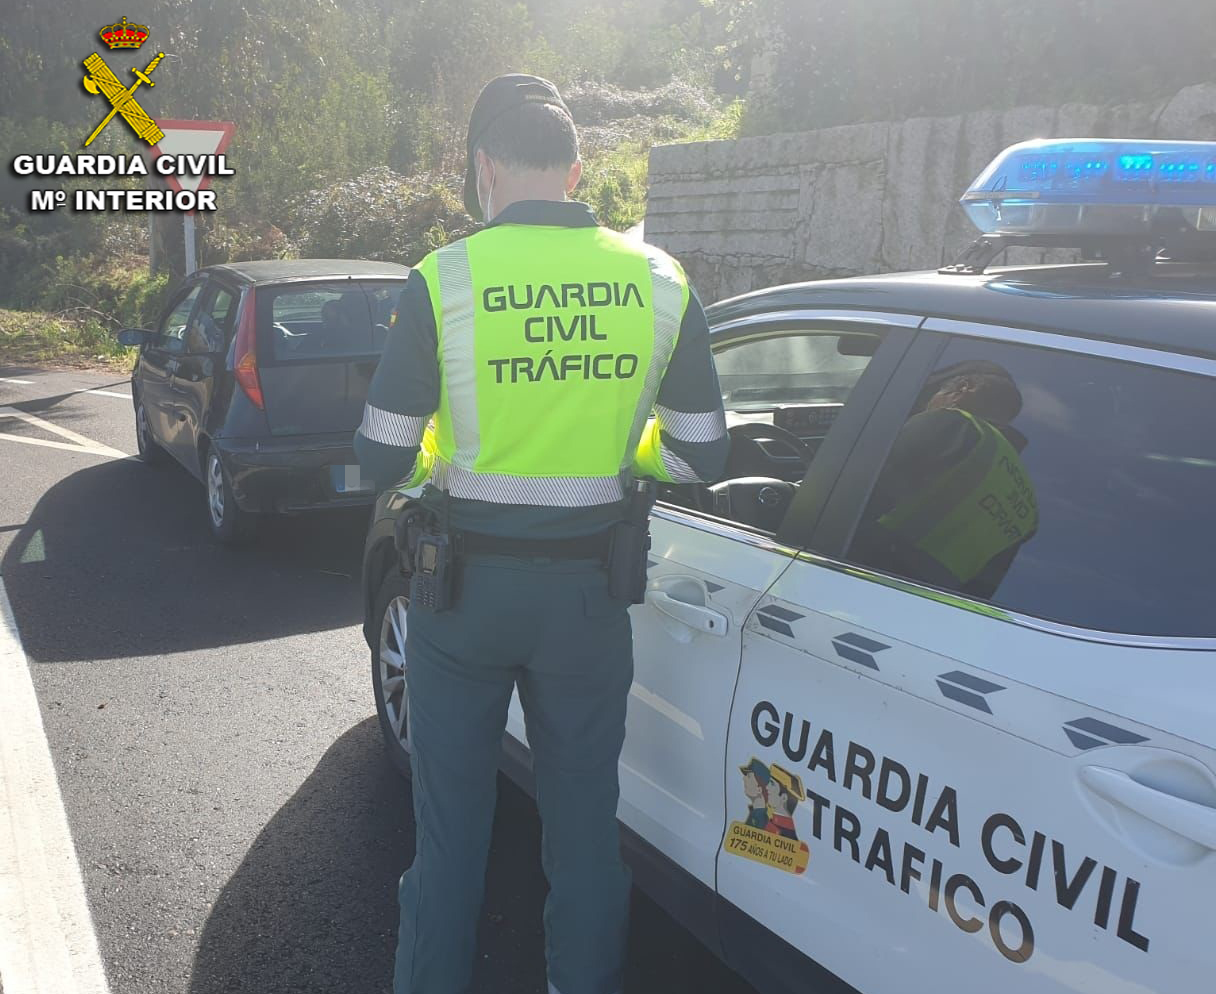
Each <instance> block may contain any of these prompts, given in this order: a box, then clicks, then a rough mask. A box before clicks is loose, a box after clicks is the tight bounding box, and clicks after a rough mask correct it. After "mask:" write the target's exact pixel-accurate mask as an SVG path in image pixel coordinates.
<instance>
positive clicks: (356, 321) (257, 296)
mask: <svg viewBox="0 0 1216 994" xmlns="http://www.w3.org/2000/svg"><path fill="white" fill-rule="evenodd" d="M408 274H409V270H408V269H407V268H406V267H404V266H398V265H394V264H392V263H386V262H350V261H343V260H332V259H300V260H275V261H265V262H241V263H232V264H229V265H222V266H211V267H209V268H207V269H202V270H199V271H198V272H196V273H194V274H192V275H191V276H190V277H189V278H188V279H187V280H186V281H185V283H183V284H182V285H181V286H180V287H178V288H177V290H176V291H175V292H174V293H173V295H172V297H171V298H170V300H169V304H168V306H167V307H166V308H165V311H164V313H163V314H162V315H161V318H160V321H159V322H158V324H157V326H156V328H155V329H152V330H135V329H129V330H126V331H124V332H122V333H121V334H120V335H119V341H121V342H122V343H123V344H124V345H132V346H139V350H140V351H139V359H138V362H137V363H136V366H135V369H134V371H133V372H132V374H131V393H132V396H133V398H134V403H135V425H136V435H137V437H138V445H139V453H140V456H141V457H142V458H143V460H144V461H145V462H148V463H157V462H163V461H165V460H166V458H167V457H170V456H171V457H172V458H173V459H176V460H177V461H178V462H179V463H181V464H182V465H183V466H184V467H186V469H187V470H189V471H190V472H191V473H192V474H193V475H194V476H196V477H197V478H198V479H199V480H201V481H202V482H203V483H204V484H205V485H206V488H207V504H206V507H207V520H208V523H209V525H210V527H211V531H212V533H213V534H214V535H215V537H216V538H217V539H219V540H220V541H221V542H239V541H242V540H245V539H248V538H249V537H251V535H252V534H253V532H254V530H255V526H256V522H257V515H259V514H265V513H292V512H296V511H304V510H312V509H319V508H333V507H346V506H359V505H370V504H371V503H372V502H373V500H374V498H375V494H374V493H373V491H372V489H371V485H370V483H365V482H364V481H363V480H362V479H361V477H360V474H359V468H358V463H357V461H356V459H355V454H354V450H353V448H352V446H351V442H352V438H353V435H354V432H355V429H356V428H357V427H358V426H359V422H360V420H361V418H362V415H363V404H364V400H365V399H366V397H367V389H368V385H369V384H370V382H371V377H372V373H373V372H375V369H376V364H377V362H378V361H379V357H380V353H381V352H382V351H383V348H384V341H385V337H386V336H387V334H388V327H389V323H390V320H391V315H392V311H393V308H395V307H396V305H397V299H398V297H399V295H400V293H401V288H402V286H403V285H404V282H405V278H406V276H407V275H408Z"/></svg>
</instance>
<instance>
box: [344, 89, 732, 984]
mask: <svg viewBox="0 0 1216 994" xmlns="http://www.w3.org/2000/svg"><path fill="white" fill-rule="evenodd" d="M467 151H468V171H467V177H466V182H465V204H466V207H467V209H468V211H469V213H470V214H471V215H473V216H474V217H478V218H481V217H484V220H485V222H486V226H485V229H484V230H482V231H480V232H478V233H477V234H474V235H472V236H471V237H469V238H466V239H463V240H461V241H458V242H456V243H454V244H451V245H448V246H446V247H444V248H442V249H439V250H438V251H436V252H433V253H431V254H430V255H428V256H427V257H426V258H425V259H424V260H423V261H422V262H421V263H420V264H419V265H418V266H417V268H416V269H415V270H414V271H413V272H412V273H411V275H410V277H409V279H408V280H407V282H406V286H405V289H404V291H403V292H402V295H401V302H400V305H399V308H398V316H397V320H396V322H395V324H394V326H393V327H392V328H391V329H390V332H389V336H388V341H387V343H386V346H385V351H384V355H383V358H382V360H381V362H380V366H379V368H378V369H377V371H376V375H375V377H374V379H373V381H372V384H371V388H370V391H369V395H368V402H367V407H366V410H365V412H364V417H363V423H362V426H361V427H360V429H359V431H358V434H357V436H356V438H355V447H356V450H357V452H358V456H359V461H360V464H361V466H362V469H363V473H364V475H365V476H367V477H370V478H372V479H374V480H375V481H376V482H377V484H378V485H379V486H380V487H381V488H384V487H387V486H391V485H394V484H398V483H400V482H401V481H404V483H403V484H401V485H403V486H416V485H418V484H420V483H422V482H423V481H424V480H428V479H429V481H430V483H431V486H430V487H428V488H427V490H426V492H425V498H424V501H425V502H426V503H427V504H428V505H430V506H432V507H434V508H435V509H436V511H437V516H438V517H439V518H441V519H443V520H444V521H446V522H447V523H448V526H449V527H450V529H451V531H452V533H454V534H455V533H458V534H459V536H460V542H461V548H462V549H463V552H462V554H461V555H462V562H461V565H460V568H459V575H460V586H459V590H458V593H457V596H456V600H455V603H454V605H453V606H452V607H451V608H450V609H449V610H442V611H437V612H432V611H428V610H426V609H424V608H423V607H422V606H421V605H419V604H418V603H417V602H415V603H411V606H410V609H409V617H408V634H407V641H406V656H407V658H408V660H409V664H408V679H409V720H410V722H411V749H412V753H411V770H412V774H413V790H414V817H415V822H416V849H415V857H414V863H413V865H412V866H411V867H410V869H409V870H408V871H407V872H406V874H405V875H404V877H402V880H401V887H400V893H399V898H400V906H401V925H400V933H399V937H398V946H397V961H396V973H395V987H394V990H395V994H459V992H463V991H464V990H465V989H466V988H467V986H468V983H469V979H470V975H471V969H472V958H473V953H474V946H475V936H476V922H477V918H478V916H479V909H480V906H481V900H482V891H483V885H484V876H485V868H486V858H487V851H488V847H489V841H490V828H491V821H492V815H493V810H494V802H495V779H496V770H497V767H498V764H499V759H500V754H501V743H502V736H503V732H504V728H505V723H506V716H507V707H508V704H509V703H510V700H511V693H512V690H513V689H515V688H518V690H519V696H520V701H521V703H522V705H523V709H524V713H525V717H526V720H527V733H528V743H529V746H530V748H531V753H532V766H533V770H534V773H535V776H536V786H537V803H538V805H539V808H540V814H541V819H542V822H543V831H544V838H543V843H542V861H543V864H544V868H545V873H546V876H547V877H548V880H549V885H550V890H549V896H548V899H547V901H546V906H545V919H544V920H545V935H546V957H547V966H548V976H549V990H550V992H551V994H614V992H616V991H619V990H620V989H621V975H622V963H623V958H624V947H625V936H626V924H627V923H626V916H627V910H628V902H629V890H630V880H629V874H628V871H627V870H626V868H625V866H624V864H623V863H622V861H621V856H620V847H619V839H618V834H617V825H616V808H617V799H618V793H619V788H618V783H617V762H618V759H619V756H620V750H621V745H622V742H623V739H624V734H625V706H626V700H627V698H628V694H629V688H630V685H631V683H632V675H633V659H632V635H631V630H630V622H629V615H628V611H627V603H626V601H625V600H623V599H621V598H619V597H614V596H612V595H610V593H609V591H608V581H607V574H606V571H605V567H604V561H605V557H606V555H607V553H608V548H607V546H608V536H609V535H610V533H611V532H612V530H613V529H614V528H615V527H616V526H618V525H619V523H620V522H621V520H622V516H623V514H624V508H625V505H624V504H623V497H624V495H625V494H626V491H627V489H628V487H629V486H630V481H631V480H632V479H633V478H634V477H641V476H645V477H651V478H654V479H656V480H659V481H666V482H673V483H678V482H692V481H696V480H702V481H709V480H712V479H715V478H716V477H717V476H718V474H719V473H720V472H721V470H722V467H723V466H724V463H725V458H726V449H727V437H726V429H725V420H724V416H723V411H722V399H721V394H720V391H719V387H718V380H717V375H716V373H715V371H714V366H713V362H712V359H711V356H710V352H709V339H708V328H707V326H706V322H705V315H704V313H703V311H702V309H701V306H700V304H699V303H698V301H697V299H696V297H695V296H694V295H693V293H692V291H691V289H690V288H689V285H688V281H687V279H686V278H685V276H684V273H683V270H682V269H681V268H680V266H679V264H678V263H677V262H676V261H675V260H673V259H672V258H670V257H669V256H667V255H666V254H664V253H663V252H661V251H659V250H658V249H655V248H652V247H651V246H648V245H645V244H643V243H641V242H639V241H635V240H631V239H629V238H627V237H625V236H623V235H620V234H618V233H616V232H613V231H610V230H607V229H605V228H601V227H599V225H598V223H597V221H596V219H595V216H594V215H593V214H592V212H591V210H590V209H589V208H588V207H587V206H586V205H584V204H581V203H577V202H573V201H571V200H569V199H568V198H569V195H570V194H571V193H572V192H573V190H574V188H575V186H576V185H577V183H578V181H579V177H580V174H581V169H582V166H581V162H580V160H579V152H578V138H577V134H576V132H575V128H574V123H573V120H572V119H571V116H570V112H569V110H568V109H567V107H566V105H565V103H564V102H563V101H562V99H561V97H560V96H559V94H558V92H557V90H556V88H555V87H554V86H553V84H551V83H549V82H548V81H546V80H543V79H539V78H537V77H534V76H525V75H508V76H502V77H499V78H498V79H495V80H493V81H492V82H490V83H489V84H488V85H487V86H486V87H485V89H484V90H483V91H482V92H481V95H480V96H479V97H478V99H477V103H476V105H475V106H474V108H473V112H472V116H471V119H470V122H469V133H468V145H467Z"/></svg>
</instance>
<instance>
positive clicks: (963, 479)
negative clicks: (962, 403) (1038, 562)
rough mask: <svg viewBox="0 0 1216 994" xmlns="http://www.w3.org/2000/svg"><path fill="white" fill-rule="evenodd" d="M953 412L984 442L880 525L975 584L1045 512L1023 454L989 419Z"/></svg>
mask: <svg viewBox="0 0 1216 994" xmlns="http://www.w3.org/2000/svg"><path fill="white" fill-rule="evenodd" d="M952 410H954V412H955V413H956V414H959V415H962V416H963V417H964V418H966V419H967V420H968V421H969V422H971V424H972V425H973V426H974V427H975V429H976V430H977V431H978V432H979V435H980V440H979V443H978V444H977V445H976V446H975V447H974V448H973V449H972V450H971V451H970V452H969V453H968V454H967V456H966V457H965V458H964V459H963V460H962V461H961V462H959V464H958V465H956V466H954V467H952V468H951V469H949V470H948V471H947V472H945V473H943V474H942V475H941V476H939V477H938V478H937V479H934V480H930V481H929V482H928V483H927V484H925V485H924V486H923V487H921V488H920V489H919V490H917V491H916V492H914V493H911V494H909V495H908V496H906V497H904V498H903V499H902V500H900V501H899V503H898V504H896V505H895V507H893V508H892V509H891V510H890V511H888V512H887V513H886V514H884V515H883V516H882V517H881V518H879V519H878V523H879V524H880V525H881V526H882V527H884V528H885V529H887V531H889V532H891V533H893V534H895V535H898V536H899V537H900V538H901V539H902V540H903V541H904V542H906V543H908V544H910V545H911V546H913V547H914V548H916V549H919V550H920V551H921V552H923V553H925V554H926V555H928V556H929V557H930V558H932V559H933V560H935V561H936V562H938V563H940V564H941V565H942V566H943V567H944V568H945V569H946V570H947V571H948V572H949V573H950V575H951V576H953V577H954V578H955V579H956V580H957V581H958V582H959V583H968V582H969V581H971V580H973V579H975V578H976V577H977V576H978V575H979V574H980V573H981V572H982V571H983V569H984V567H985V566H987V565H988V563H990V562H991V561H992V560H993V559H994V558H995V557H996V556H998V555H1000V554H1001V553H1002V552H1004V551H1005V550H1007V549H1009V548H1011V547H1012V546H1014V545H1017V544H1018V543H1019V542H1022V541H1024V540H1025V539H1026V538H1027V537H1028V536H1029V535H1031V534H1032V533H1033V532H1034V531H1035V529H1036V528H1038V524H1039V510H1038V504H1037V502H1036V500H1035V493H1034V488H1033V486H1031V483H1030V478H1029V476H1028V475H1027V474H1026V468H1025V467H1024V466H1023V465H1022V460H1021V457H1020V456H1019V455H1018V452H1017V449H1015V448H1014V447H1013V446H1012V445H1011V444H1010V442H1009V440H1008V439H1007V438H1006V437H1005V436H1004V435H1003V434H1001V432H1000V431H999V430H998V429H996V428H995V427H993V426H992V425H990V424H989V423H988V422H987V421H984V420H983V419H981V418H977V417H975V416H974V415H973V414H970V413H968V412H967V411H962V410H958V409H957V408H952Z"/></svg>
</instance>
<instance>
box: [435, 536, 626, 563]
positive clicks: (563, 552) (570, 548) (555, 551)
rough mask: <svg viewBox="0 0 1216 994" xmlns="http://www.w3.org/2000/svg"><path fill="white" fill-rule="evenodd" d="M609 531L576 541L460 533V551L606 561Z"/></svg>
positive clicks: (488, 554)
mask: <svg viewBox="0 0 1216 994" xmlns="http://www.w3.org/2000/svg"><path fill="white" fill-rule="evenodd" d="M611 534H612V533H611V531H604V532H600V533H599V534H597V535H580V536H577V537H575V538H506V537H503V536H499V535H482V534H479V533H478V532H461V534H460V538H459V540H458V541H459V545H460V551H461V552H462V553H463V554H465V555H482V556H516V557H519V558H524V559H530V558H538V559H599V560H605V561H606V560H607V558H608V551H609V545H610V543H611Z"/></svg>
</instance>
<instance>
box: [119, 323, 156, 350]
mask: <svg viewBox="0 0 1216 994" xmlns="http://www.w3.org/2000/svg"><path fill="white" fill-rule="evenodd" d="M155 338H156V332H154V331H148V330H147V329H145V328H123V330H122V331H120V332H119V333H118V344H119V345H126V346H130V347H132V348H138V347H140V346H143V345H148V344H150V343H151V342H152V341H153V340H155Z"/></svg>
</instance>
